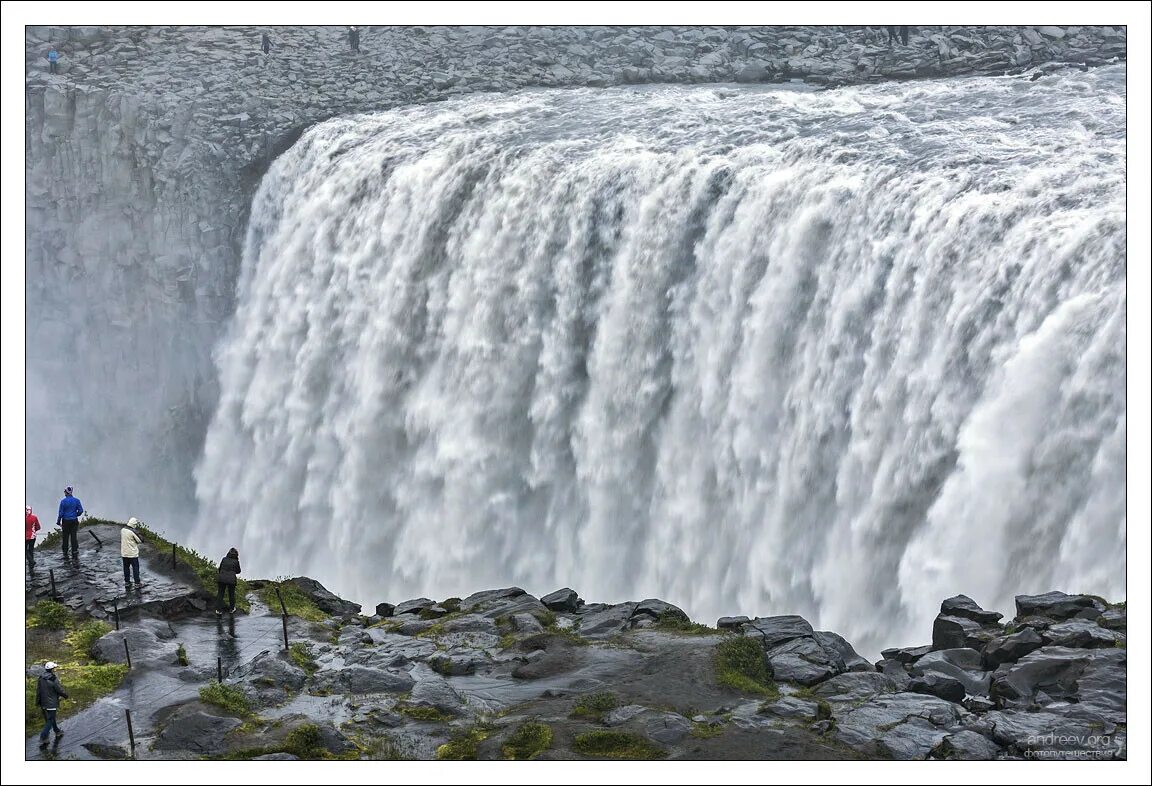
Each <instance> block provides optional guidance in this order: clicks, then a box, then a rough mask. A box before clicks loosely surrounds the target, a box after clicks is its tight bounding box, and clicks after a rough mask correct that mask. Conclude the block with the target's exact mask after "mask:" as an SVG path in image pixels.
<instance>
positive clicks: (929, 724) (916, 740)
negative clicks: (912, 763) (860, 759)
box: [833, 693, 961, 760]
mask: <svg viewBox="0 0 1152 786" xmlns="http://www.w3.org/2000/svg"><path fill="white" fill-rule="evenodd" d="M960 712H961V710H960V708H959V707H958V706H957V705H956V704H953V703H951V702H948V701H944V700H943V699H938V698H936V697H934V696H925V695H923V694H920V693H894V694H890V695H883V696H876V697H875V698H873V699H872V700H870V701H868V702H866V703H864V704H861V705H860V706H859V707H853V708H845V709H843V710H837V711H836V712H835V720H836V726H835V728H834V731H833V734H834V735H835V736H836V737H837V738H838V739H839V740H840V741H841V742H844V743H846V744H848V745H851V746H852V747H854V748H856V749H857V750H859V751H862V752H863V753H865V754H868V755H874V756H880V757H885V758H893V759H900V760H913V759H925V758H927V757H928V755H929V753H931V751H932V750H933V749H934V748H935V747H936V746H937V745H939V744H940V742H941V740H943V739H944V738H945V737H946V736H948V734H949V733H950V731H951V730H952V728H953V727H954V726H955V725H956V724H957V723H958V722H959V720H960Z"/></svg>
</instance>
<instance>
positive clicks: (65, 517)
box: [56, 486, 84, 559]
mask: <svg viewBox="0 0 1152 786" xmlns="http://www.w3.org/2000/svg"><path fill="white" fill-rule="evenodd" d="M82 515H84V506H83V505H82V504H80V500H78V499H76V497H73V496H72V487H71V486H68V487H67V488H65V489H64V498H63V499H61V500H60V510H59V511H58V512H57V514H56V526H58V527H60V529H61V530H62V531H63V536H64V537H63V538H61V541H60V542H61V543H62V544H63V546H62V548H63V550H64V559H68V546H69V545H71V546H72V557H73V559H79V558H80V546H79V544H78V543H77V537H78V536H77V533H78V532H79V531H80V517H81V516H82Z"/></svg>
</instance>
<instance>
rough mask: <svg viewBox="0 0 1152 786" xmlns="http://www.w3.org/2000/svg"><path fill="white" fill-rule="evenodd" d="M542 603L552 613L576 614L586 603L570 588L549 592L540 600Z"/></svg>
mask: <svg viewBox="0 0 1152 786" xmlns="http://www.w3.org/2000/svg"><path fill="white" fill-rule="evenodd" d="M540 602H541V603H543V604H544V605H545V606H546V607H547V608H549V609H551V610H552V611H561V612H574V611H576V610H577V609H579V608H580V607H581V606H582V605H583V604H584V601H583V600H581V599H580V596H579V595H577V594H576V590H573V589H569V588H568V587H565V588H564V589H558V590H556V591H555V592H549V593H548V594H547V595H545V596H544V597H542V598H541V599H540Z"/></svg>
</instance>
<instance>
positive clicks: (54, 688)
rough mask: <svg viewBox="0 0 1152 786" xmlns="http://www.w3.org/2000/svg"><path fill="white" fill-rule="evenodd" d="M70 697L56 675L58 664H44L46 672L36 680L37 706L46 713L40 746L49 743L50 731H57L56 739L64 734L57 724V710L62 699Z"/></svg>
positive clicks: (50, 662) (49, 662)
mask: <svg viewBox="0 0 1152 786" xmlns="http://www.w3.org/2000/svg"><path fill="white" fill-rule="evenodd" d="M66 698H68V692H67V691H66V690H64V686H63V685H61V684H60V680H59V679H57V677H56V664H55V663H53V662H52V661H48V662H47V663H45V664H44V673H43V674H41V675H40V679H39V680H37V682H36V706H37V707H39V708H40V711H41V712H43V713H44V728H43V729H42V730H41V732H40V747H42V748H43V747H46V746H47V745H48V732H50V731H54V732H56V739H57V740H59V739H60V738H61V737H63V736H64V730H63V729H61V728H60V727H59V726H57V725H56V711H57V710H58V709H60V699H66Z"/></svg>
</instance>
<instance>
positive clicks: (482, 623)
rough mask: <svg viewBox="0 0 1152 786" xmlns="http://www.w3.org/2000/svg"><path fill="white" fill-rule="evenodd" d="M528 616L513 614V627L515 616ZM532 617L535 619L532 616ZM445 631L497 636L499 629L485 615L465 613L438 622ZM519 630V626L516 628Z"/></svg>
mask: <svg viewBox="0 0 1152 786" xmlns="http://www.w3.org/2000/svg"><path fill="white" fill-rule="evenodd" d="M522 616H529V617H531V616H532V615H531V614H528V615H522V614H515V615H513V627H515V618H516V617H522ZM532 619H536V618H535V617H532ZM439 624H440V627H441V628H443V630H444V632H445V633H484V634H487V635H489V636H499V635H500V631H499V629H498V628H497V627H496V623H495V622H494V621H493V620H490V619H489V618H487V617H482V616H480V615H479V614H465V615H464V616H463V617H456V618H454V619H450V620H445V621H444V622H441V623H439ZM517 630H519V628H517Z"/></svg>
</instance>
